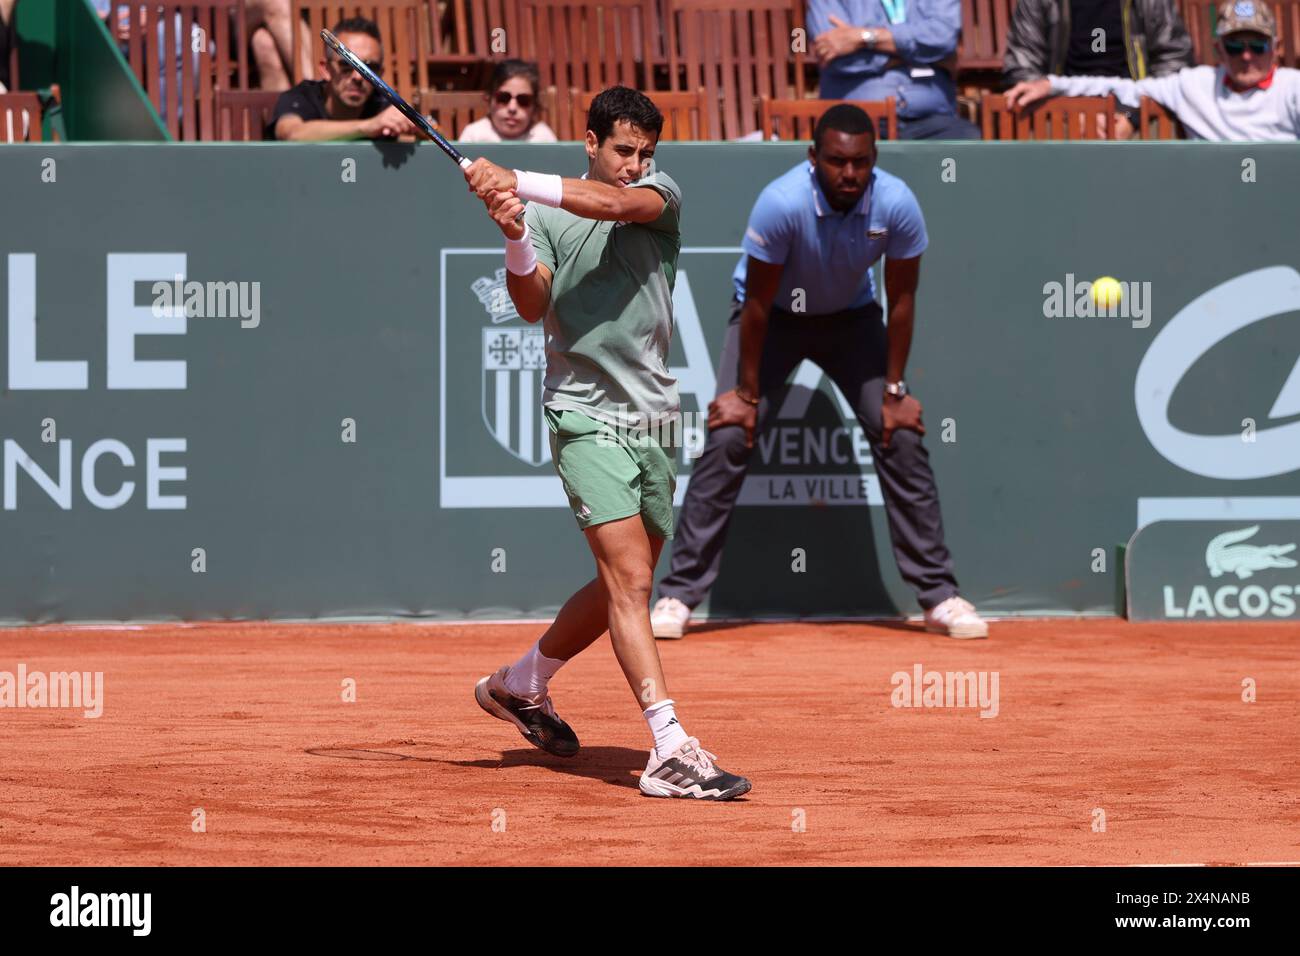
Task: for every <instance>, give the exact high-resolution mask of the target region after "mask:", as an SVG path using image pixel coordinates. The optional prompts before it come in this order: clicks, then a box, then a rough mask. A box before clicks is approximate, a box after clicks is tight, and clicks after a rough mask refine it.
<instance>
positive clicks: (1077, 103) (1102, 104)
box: [980, 93, 1117, 140]
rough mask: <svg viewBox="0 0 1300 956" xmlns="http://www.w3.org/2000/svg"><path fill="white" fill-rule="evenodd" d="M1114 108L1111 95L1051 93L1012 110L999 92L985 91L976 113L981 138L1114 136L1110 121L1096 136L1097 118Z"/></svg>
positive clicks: (1113, 127)
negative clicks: (980, 122)
mask: <svg viewBox="0 0 1300 956" xmlns="http://www.w3.org/2000/svg"><path fill="white" fill-rule="evenodd" d="M1116 108H1117V103H1116V101H1115V97H1113V96H1054V97H1052V98H1051V99H1048V100H1043V101H1042V102H1040V103H1036V104H1034V106H1032V107H1030V108H1029V109H1027V110H1022V111H1021V112H1020V113H1013V112H1012V111H1011V110H1010V109H1008V107H1007V99H1006V97H1005V96H1004V95H1003V94H1001V93H986V94H985V95H984V101H983V104H982V109H981V110H980V112H981V113H982V114H983V120H984V138H985V139H1039V140H1045V139H1060V140H1072V139H1114V138H1115V125H1114V123H1113V122H1107V123H1106V135H1104V136H1099V135H1097V121H1098V119H1100V118H1105V119H1106V120H1108V121H1109V120H1110V118H1111V117H1113V116H1114V115H1115V110H1116Z"/></svg>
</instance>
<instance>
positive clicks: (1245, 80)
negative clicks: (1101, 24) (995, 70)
mask: <svg viewBox="0 0 1300 956" xmlns="http://www.w3.org/2000/svg"><path fill="white" fill-rule="evenodd" d="M1215 34H1216V36H1217V37H1218V39H1217V40H1216V41H1215V45H1216V47H1217V49H1218V51H1219V60H1220V63H1219V65H1218V66H1192V67H1185V68H1183V69H1181V70H1179V71H1178V72H1177V73H1172V74H1169V75H1167V76H1155V77H1147V78H1145V79H1141V80H1132V79H1129V78H1127V77H1113V76H1055V75H1052V76H1047V77H1044V78H1043V79H1039V80H1031V81H1029V82H1025V83H1017V84H1016V85H1015V86H1013V87H1012V88H1011V89H1010V90H1008V91H1007V104H1008V105H1009V106H1010V107H1011V108H1012V109H1023V108H1024V107H1026V106H1028V105H1030V104H1031V103H1036V102H1038V101H1039V100H1042V99H1046V98H1047V97H1049V96H1051V95H1053V94H1055V93H1063V94H1065V95H1067V96H1105V95H1107V94H1109V93H1114V94H1115V95H1116V96H1118V97H1119V99H1120V102H1122V103H1123V104H1124V105H1125V106H1129V107H1137V106H1139V105H1140V100H1141V97H1143V96H1149V97H1150V98H1151V99H1153V100H1155V101H1156V102H1157V103H1159V104H1161V105H1162V106H1164V107H1165V108H1166V109H1169V110H1170V111H1172V112H1173V113H1174V114H1175V115H1177V117H1178V119H1179V121H1181V122H1182V124H1183V128H1184V129H1186V130H1187V132H1188V134H1189V135H1191V136H1192V137H1193V138H1194V139H1209V140H1234V141H1238V142H1251V141H1258V140H1295V139H1297V137H1298V136H1300V70H1293V69H1288V68H1287V67H1279V66H1278V65H1277V63H1276V62H1275V60H1276V52H1277V51H1276V43H1275V39H1276V37H1277V22H1276V21H1275V20H1274V19H1273V11H1272V10H1270V9H1269V7H1268V5H1267V4H1266V3H1264V2H1263V0H1226V2H1224V3H1221V4H1220V5H1219V20H1218V26H1217V28H1216V29H1215Z"/></svg>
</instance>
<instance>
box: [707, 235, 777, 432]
mask: <svg viewBox="0 0 1300 956" xmlns="http://www.w3.org/2000/svg"><path fill="white" fill-rule="evenodd" d="M783 269H784V266H783V265H782V264H781V263H779V262H764V261H763V260H762V259H756V258H754V257H753V256H749V257H748V259H747V261H746V262H745V302H744V304H743V305H742V306H741V307H740V372H739V374H738V376H737V378H736V387H735V388H733V389H732V390H731V391H729V392H723V393H722V394H721V395H719V396H718V397H717V398H715V399H714V400H713V401H712V402H710V403H709V428H721V427H723V426H725V425H740V426H742V427H743V428H744V429H745V447H747V448H752V447H753V445H754V427H755V425H757V423H758V398H759V395H758V369H759V366H760V364H761V363H762V359H763V343H764V342H765V341H766V340H767V320H768V316H769V315H771V313H772V302H773V301H774V300H775V299H776V293H777V289H779V288H780V286H781V272H782V271H783Z"/></svg>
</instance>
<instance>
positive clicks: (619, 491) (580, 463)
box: [545, 408, 677, 538]
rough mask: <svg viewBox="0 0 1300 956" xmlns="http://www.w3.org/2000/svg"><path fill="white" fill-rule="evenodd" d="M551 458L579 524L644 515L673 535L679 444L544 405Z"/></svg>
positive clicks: (657, 529) (657, 530)
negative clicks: (664, 442)
mask: <svg viewBox="0 0 1300 956" xmlns="http://www.w3.org/2000/svg"><path fill="white" fill-rule="evenodd" d="M545 414H546V424H547V426H548V427H549V428H550V430H551V459H552V461H554V462H555V470H556V472H557V473H558V474H559V476H560V481H562V482H564V493H565V494H567V495H568V496H569V504H570V506H572V508H573V515H574V517H575V518H577V519H578V527H579V528H582V529H583V530H584V531H585V530H586V529H587V528H590V527H592V526H593V525H598V524H603V523H605V522H606V521H617V520H618V519H619V518H630V517H631V516H632V515H635V514H639V515H641V520H642V522H644V524H645V527H646V530H647V531H648V532H650V534H652V535H654V536H656V537H659V538H671V537H672V536H673V492H674V491H675V490H676V488H677V455H676V449H674V448H664V447H663V446H661V445H660V444H659V443H658V442H657V441H656V440H654V438H653V437H651V436H649V435H640V436H638V435H632V436H629V435H627V434H626V433H620V432H619V431H618V430H616V429H615V428H614V427H613V426H610V425H604V424H601V423H600V422H598V421H595V420H594V419H592V418H589V417H588V416H586V415H584V414H582V413H581V412H575V411H573V410H572V409H568V408H566V409H562V410H557V409H552V408H547V409H546V410H545Z"/></svg>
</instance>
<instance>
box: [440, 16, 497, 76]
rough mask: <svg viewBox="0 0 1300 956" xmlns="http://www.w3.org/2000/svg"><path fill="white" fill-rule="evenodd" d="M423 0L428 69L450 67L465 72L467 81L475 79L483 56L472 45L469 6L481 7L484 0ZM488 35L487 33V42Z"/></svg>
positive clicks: (461, 72)
mask: <svg viewBox="0 0 1300 956" xmlns="http://www.w3.org/2000/svg"><path fill="white" fill-rule="evenodd" d="M425 2H426V3H427V4H428V6H429V12H428V16H427V22H428V24H429V31H430V44H429V69H430V71H431V72H437V73H443V72H447V71H452V72H455V73H458V74H463V75H465V76H466V77H467V78H468V79H469V80H471V81H477V80H478V78H479V72H480V70H479V67H480V66H481V64H482V63H483V60H484V57H483V56H481V55H480V54H479V53H478V52H477V51H476V50H475V49H474V42H473V40H474V38H473V36H472V34H471V18H472V13H473V8H474V7H480V8H481V7H483V6H484V0H425ZM490 39H491V38H490V35H489V42H490Z"/></svg>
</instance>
